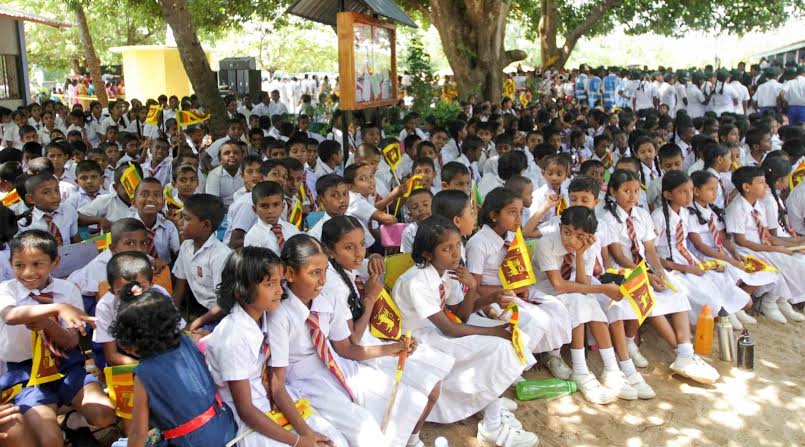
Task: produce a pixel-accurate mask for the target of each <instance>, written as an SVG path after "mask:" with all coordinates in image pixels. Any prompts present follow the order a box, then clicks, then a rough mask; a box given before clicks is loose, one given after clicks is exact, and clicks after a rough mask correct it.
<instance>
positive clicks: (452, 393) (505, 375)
mask: <svg viewBox="0 0 805 447" xmlns="http://www.w3.org/2000/svg"><path fill="white" fill-rule="evenodd" d="M521 316H522V314H521ZM484 320H486V321H484ZM467 324H471V325H475V326H485V327H489V326H496V325H500V324H505V323H504V322H501V321H497V320H491V319H488V318H484V317H480V316H478V315H471V316H470V318H469V319H468V320H467ZM413 332H414V334H413V335H414V337H416V338H417V339H418V340H419V342H420V343H421V344H423V345H428V346H430V347H431V348H434V349H436V350H438V351H441V352H444V353H446V354H448V355H450V356H452V357H453V358H454V359H455V363H454V364H453V369H452V371H450V374H448V375H447V377H445V378H444V379H443V380H442V388H441V394H440V395H439V400H438V401H437V402H436V405H435V406H434V407H433V411H431V413H430V416H428V422H436V423H439V424H450V423H453V422H457V421H460V420H463V419H466V418H467V417H469V416H472V415H473V414H475V413H477V412H479V411H481V410H482V409H484V408H485V407H486V406H487V405H489V404H490V403H492V402H493V401H494V400H495V399H497V398H498V397H500V395H501V394H503V392H504V391H506V389H507V388H509V387H510V386H511V385H512V383H514V381H515V380H516V379H517V378H518V377H520V375H521V374H522V373H523V370H524V369H527V368H531V367H532V366H533V365H534V364H535V363H536V359H534V356H533V355H532V354H531V353H529V352H528V350H525V349H524V352H525V355H526V362H525V365H524V364H522V363H521V362H520V359H519V358H518V357H517V354H516V353H515V352H514V347H513V346H512V343H511V340H505V339H503V338H500V337H494V336H488V335H468V336H466V337H456V338H451V337H447V336H445V335H444V334H442V332H441V331H439V330H438V329H437V328H434V327H430V328H419V329H415V330H414V331H413ZM522 335H523V344H524V345H527V340H526V338H527V337H528V334H525V333H523V334H522ZM406 368H407V365H406ZM377 445H379V444H377Z"/></svg>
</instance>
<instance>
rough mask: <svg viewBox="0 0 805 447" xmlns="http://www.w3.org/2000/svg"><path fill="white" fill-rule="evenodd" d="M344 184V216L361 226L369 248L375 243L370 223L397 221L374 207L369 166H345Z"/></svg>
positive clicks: (373, 189)
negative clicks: (347, 201) (347, 198)
mask: <svg viewBox="0 0 805 447" xmlns="http://www.w3.org/2000/svg"><path fill="white" fill-rule="evenodd" d="M344 182H346V184H347V185H348V187H349V206H348V207H347V212H346V214H347V215H349V216H353V217H355V218H356V219H358V220H359V221H360V222H361V223H362V224H363V228H364V230H365V239H366V246H367V247H371V246H372V245H373V244H374V243H375V238H374V237H373V236H372V234H371V230H372V229H373V225H372V221H375V222H378V223H379V224H383V225H391V224H395V223H397V219H396V218H395V217H394V216H392V215H391V214H389V213H387V212H385V211H383V210H380V209H378V208H377V206H376V205H375V202H374V194H375V188H374V186H375V182H374V170H373V169H372V167H371V166H369V165H368V164H366V163H355V164H351V165H349V166H347V169H346V170H345V171H344ZM330 216H332V214H330Z"/></svg>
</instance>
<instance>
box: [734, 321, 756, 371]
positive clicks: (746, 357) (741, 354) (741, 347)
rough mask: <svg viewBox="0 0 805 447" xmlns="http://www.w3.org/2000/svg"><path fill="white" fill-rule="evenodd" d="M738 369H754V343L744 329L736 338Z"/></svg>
mask: <svg viewBox="0 0 805 447" xmlns="http://www.w3.org/2000/svg"><path fill="white" fill-rule="evenodd" d="M738 368H740V369H744V370H747V371H751V370H753V369H754V368H755V342H754V340H752V337H750V336H749V331H747V330H746V329H744V330H743V332H741V336H740V337H738Z"/></svg>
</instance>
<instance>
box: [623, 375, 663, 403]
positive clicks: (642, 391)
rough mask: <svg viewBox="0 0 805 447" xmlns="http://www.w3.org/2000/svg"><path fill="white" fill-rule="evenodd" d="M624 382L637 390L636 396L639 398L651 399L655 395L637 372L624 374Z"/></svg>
mask: <svg viewBox="0 0 805 447" xmlns="http://www.w3.org/2000/svg"><path fill="white" fill-rule="evenodd" d="M626 382H628V383H629V385H631V386H632V388H634V389H635V390H636V391H637V397H638V398H640V399H653V398H654V396H656V395H657V393H655V392H654V389H653V388H651V386H649V384H648V383H646V381H645V380H644V379H643V376H642V375H641V374H640V373H639V372H635V373H634V374H632V375H631V376H626Z"/></svg>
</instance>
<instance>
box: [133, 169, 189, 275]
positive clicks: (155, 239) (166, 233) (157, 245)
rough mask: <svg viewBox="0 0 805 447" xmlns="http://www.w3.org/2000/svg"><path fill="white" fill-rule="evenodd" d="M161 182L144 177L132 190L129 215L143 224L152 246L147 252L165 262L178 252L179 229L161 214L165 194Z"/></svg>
mask: <svg viewBox="0 0 805 447" xmlns="http://www.w3.org/2000/svg"><path fill="white" fill-rule="evenodd" d="M164 194H165V193H164V190H163V188H162V184H161V183H160V182H159V180H158V179H156V178H154V177H146V178H144V179H143V180H142V181H141V182H140V183H139V184H138V185H137V189H136V190H135V191H134V203H133V204H132V207H131V211H130V212H129V217H133V218H135V219H137V220H139V221H141V222H143V223H144V224H145V227H146V228H147V229H148V237H149V238H150V239H151V240H152V247H151V248H150V249H149V252H148V254H149V255H150V256H151V257H153V258H159V259H161V260H163V261H165V262H166V263H170V262H172V261H173V260H174V259H175V258H176V255H177V254H178V253H179V247H180V242H179V231H178V230H177V229H176V225H175V224H174V223H173V222H171V221H170V220H168V218H167V217H165V216H164V215H163V214H162V210H163V208H164V207H165V195H164Z"/></svg>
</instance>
